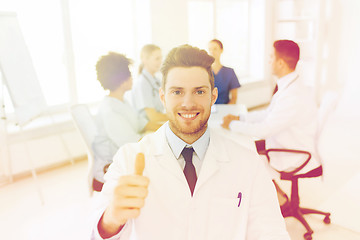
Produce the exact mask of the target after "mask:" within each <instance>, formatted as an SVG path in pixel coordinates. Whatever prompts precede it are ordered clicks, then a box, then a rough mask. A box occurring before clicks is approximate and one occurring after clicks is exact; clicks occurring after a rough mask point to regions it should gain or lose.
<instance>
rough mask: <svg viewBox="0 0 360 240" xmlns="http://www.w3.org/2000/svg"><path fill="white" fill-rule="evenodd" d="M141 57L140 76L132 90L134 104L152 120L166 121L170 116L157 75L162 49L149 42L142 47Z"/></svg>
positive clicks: (143, 114)
mask: <svg viewBox="0 0 360 240" xmlns="http://www.w3.org/2000/svg"><path fill="white" fill-rule="evenodd" d="M140 57H141V64H140V67H139V77H138V79H137V81H136V82H135V84H134V88H133V90H132V101H133V104H134V106H135V108H136V109H137V110H138V111H139V113H140V115H142V116H144V117H146V118H147V119H149V120H150V121H155V122H165V121H167V120H168V118H167V117H166V115H165V114H164V113H163V111H164V107H163V105H162V104H161V101H160V98H159V88H160V80H159V79H158V78H157V77H156V76H155V74H156V73H157V72H158V71H159V70H160V66H161V61H162V55H161V49H160V48H159V47H158V46H156V45H154V44H147V45H145V46H144V47H143V48H142V49H141V56H140Z"/></svg>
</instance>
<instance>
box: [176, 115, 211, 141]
mask: <svg viewBox="0 0 360 240" xmlns="http://www.w3.org/2000/svg"><path fill="white" fill-rule="evenodd" d="M209 117H210V110H209V111H204V110H201V111H200V113H199V114H198V116H197V118H196V119H195V120H194V121H189V122H184V121H182V119H181V117H180V116H178V114H177V112H175V113H174V114H173V115H172V116H169V127H170V128H171V130H172V131H173V132H174V133H175V134H176V135H177V136H178V137H180V138H182V139H183V140H184V137H186V136H191V137H192V138H197V137H200V136H201V135H202V134H203V133H204V132H205V131H206V129H207V125H208V120H209Z"/></svg>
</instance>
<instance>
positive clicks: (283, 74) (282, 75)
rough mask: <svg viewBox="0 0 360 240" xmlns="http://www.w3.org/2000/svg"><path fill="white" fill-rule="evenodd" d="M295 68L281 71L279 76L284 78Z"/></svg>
mask: <svg viewBox="0 0 360 240" xmlns="http://www.w3.org/2000/svg"><path fill="white" fill-rule="evenodd" d="M294 71H295V70H292V69H285V70H284V71H281V72H280V73H278V74H277V77H278V78H282V77H284V76H286V75H288V74H290V73H292V72H294Z"/></svg>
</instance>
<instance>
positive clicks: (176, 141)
mask: <svg viewBox="0 0 360 240" xmlns="http://www.w3.org/2000/svg"><path fill="white" fill-rule="evenodd" d="M165 135H166V139H167V142H168V144H169V146H170V148H171V150H172V152H173V154H174V156H175V157H176V158H177V159H179V157H180V154H181V152H182V150H183V149H184V147H185V146H186V147H192V148H193V149H194V151H195V153H196V155H197V156H198V157H199V159H200V160H202V159H204V157H205V153H206V151H207V148H208V146H209V142H210V131H209V128H207V129H206V131H205V133H204V134H203V135H202V136H201V137H200V138H199V139H198V140H196V141H195V142H194V143H193V144H191V145H190V144H187V143H186V142H184V141H183V140H181V139H180V138H179V137H178V136H176V135H175V133H174V132H173V131H172V130H171V129H170V127H169V122H167V123H166V126H165Z"/></svg>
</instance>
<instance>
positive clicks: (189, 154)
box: [181, 147, 194, 162]
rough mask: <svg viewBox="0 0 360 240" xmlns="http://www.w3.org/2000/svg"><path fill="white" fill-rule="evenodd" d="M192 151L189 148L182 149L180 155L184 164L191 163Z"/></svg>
mask: <svg viewBox="0 0 360 240" xmlns="http://www.w3.org/2000/svg"><path fill="white" fill-rule="evenodd" d="M193 151H194V149H193V148H192V147H191V148H186V147H185V148H184V149H183V150H182V152H181V154H182V155H183V157H184V159H185V162H192V154H193Z"/></svg>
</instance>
